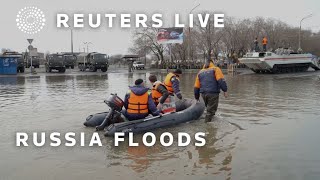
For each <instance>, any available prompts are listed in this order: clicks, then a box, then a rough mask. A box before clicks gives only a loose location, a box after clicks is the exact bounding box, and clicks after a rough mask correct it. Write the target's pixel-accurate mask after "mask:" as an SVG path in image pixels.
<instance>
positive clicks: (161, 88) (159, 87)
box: [149, 74, 169, 110]
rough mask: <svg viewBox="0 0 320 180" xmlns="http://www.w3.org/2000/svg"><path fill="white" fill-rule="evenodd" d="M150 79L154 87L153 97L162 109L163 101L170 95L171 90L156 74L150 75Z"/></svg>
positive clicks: (152, 90)
mask: <svg viewBox="0 0 320 180" xmlns="http://www.w3.org/2000/svg"><path fill="white" fill-rule="evenodd" d="M149 81H150V82H151V84H152V89H151V96H152V99H153V101H154V103H155V104H156V106H157V108H158V109H159V110H161V109H162V105H163V103H164V102H165V100H166V99H167V98H168V96H169V92H168V90H167V88H166V86H165V85H164V84H163V83H162V82H161V81H158V79H157V76H156V75H154V74H151V75H150V76H149Z"/></svg>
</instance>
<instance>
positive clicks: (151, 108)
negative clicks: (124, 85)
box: [123, 79, 160, 121]
mask: <svg viewBox="0 0 320 180" xmlns="http://www.w3.org/2000/svg"><path fill="white" fill-rule="evenodd" d="M129 89H130V90H129V92H128V93H127V94H126V96H125V98H124V107H125V109H126V110H125V111H124V113H123V114H124V116H125V117H126V118H127V119H128V120H129V121H133V120H138V119H143V118H145V117H147V116H148V115H149V112H150V113H151V114H152V115H153V116H157V115H160V111H158V109H157V107H156V105H155V104H154V102H153V100H152V97H151V94H150V93H149V92H148V91H149V89H148V88H146V87H144V83H143V80H142V79H137V80H136V81H135V86H132V87H129Z"/></svg>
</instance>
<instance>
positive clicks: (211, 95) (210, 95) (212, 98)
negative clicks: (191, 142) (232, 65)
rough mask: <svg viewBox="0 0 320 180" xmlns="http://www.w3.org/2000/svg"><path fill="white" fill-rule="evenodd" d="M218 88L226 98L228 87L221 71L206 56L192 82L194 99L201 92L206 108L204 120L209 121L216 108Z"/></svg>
mask: <svg viewBox="0 0 320 180" xmlns="http://www.w3.org/2000/svg"><path fill="white" fill-rule="evenodd" d="M220 89H221V90H222V91H223V94H224V97H226V98H227V97H228V93H227V91H228V87H227V83H226V81H225V80H224V76H223V73H222V71H221V69H220V68H219V67H216V66H215V65H214V64H213V61H212V60H211V59H210V58H208V60H207V62H206V64H205V65H204V66H203V69H202V70H200V72H199V73H198V75H197V77H196V81H195V83H194V97H195V99H197V100H199V98H200V94H201V95H202V98H203V100H204V103H205V106H206V108H207V114H206V117H205V122H210V121H211V120H212V118H213V116H214V115H215V113H216V111H217V109H218V104H219V94H220Z"/></svg>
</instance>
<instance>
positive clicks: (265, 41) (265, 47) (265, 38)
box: [262, 37, 268, 52]
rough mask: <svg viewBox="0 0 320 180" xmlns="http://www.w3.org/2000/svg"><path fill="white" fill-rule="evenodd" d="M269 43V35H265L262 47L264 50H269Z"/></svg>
mask: <svg viewBox="0 0 320 180" xmlns="http://www.w3.org/2000/svg"><path fill="white" fill-rule="evenodd" d="M267 44H268V39H267V37H263V39H262V47H263V51H264V52H266V51H267Z"/></svg>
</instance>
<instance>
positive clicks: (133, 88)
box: [129, 86, 149, 96]
mask: <svg viewBox="0 0 320 180" xmlns="http://www.w3.org/2000/svg"><path fill="white" fill-rule="evenodd" d="M129 89H130V90H131V91H132V92H133V93H134V94H135V95H138V96H140V95H143V94H144V93H146V92H148V90H149V88H146V87H143V86H130V87H129Z"/></svg>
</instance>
